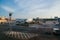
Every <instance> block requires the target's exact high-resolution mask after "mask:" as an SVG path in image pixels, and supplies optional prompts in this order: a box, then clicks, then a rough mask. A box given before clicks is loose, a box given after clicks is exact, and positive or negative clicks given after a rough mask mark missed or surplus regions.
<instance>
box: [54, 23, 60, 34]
mask: <svg viewBox="0 0 60 40" xmlns="http://www.w3.org/2000/svg"><path fill="white" fill-rule="evenodd" d="M53 33H54V34H60V24H56V25H54V27H53Z"/></svg>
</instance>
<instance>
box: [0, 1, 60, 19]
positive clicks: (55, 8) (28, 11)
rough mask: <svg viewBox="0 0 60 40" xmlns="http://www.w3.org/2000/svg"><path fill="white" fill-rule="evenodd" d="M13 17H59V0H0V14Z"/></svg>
mask: <svg viewBox="0 0 60 40" xmlns="http://www.w3.org/2000/svg"><path fill="white" fill-rule="evenodd" d="M9 12H12V13H13V17H14V18H35V17H40V18H45V17H47V18H49V17H54V16H58V17H60V0H0V16H8V14H9Z"/></svg>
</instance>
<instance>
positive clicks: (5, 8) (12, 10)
mask: <svg viewBox="0 0 60 40" xmlns="http://www.w3.org/2000/svg"><path fill="white" fill-rule="evenodd" d="M1 7H2V8H3V9H4V10H5V11H7V12H14V11H15V10H14V9H13V8H11V7H9V6H1Z"/></svg>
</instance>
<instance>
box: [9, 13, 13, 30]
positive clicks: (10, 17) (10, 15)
mask: <svg viewBox="0 0 60 40" xmlns="http://www.w3.org/2000/svg"><path fill="white" fill-rule="evenodd" d="M11 21H12V13H9V26H10V31H12V27H11Z"/></svg>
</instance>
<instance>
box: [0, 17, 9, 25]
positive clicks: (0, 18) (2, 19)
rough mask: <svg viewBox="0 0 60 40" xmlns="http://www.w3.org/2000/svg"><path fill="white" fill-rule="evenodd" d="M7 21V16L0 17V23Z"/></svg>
mask: <svg viewBox="0 0 60 40" xmlns="http://www.w3.org/2000/svg"><path fill="white" fill-rule="evenodd" d="M7 22H8V18H5V17H0V24H4V23H7Z"/></svg>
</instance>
